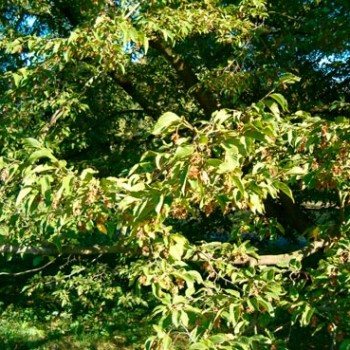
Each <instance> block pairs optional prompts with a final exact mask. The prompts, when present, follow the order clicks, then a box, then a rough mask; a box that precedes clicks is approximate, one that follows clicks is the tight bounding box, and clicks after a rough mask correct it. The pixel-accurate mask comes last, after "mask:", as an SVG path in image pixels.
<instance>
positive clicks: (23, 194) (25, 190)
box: [16, 187, 33, 205]
mask: <svg viewBox="0 0 350 350" xmlns="http://www.w3.org/2000/svg"><path fill="white" fill-rule="evenodd" d="M32 189H33V188H32V187H24V188H22V189H21V190H20V192H19V194H18V196H17V199H16V205H19V204H21V202H22V201H23V199H24V198H25V197H27V196H28V194H29V193H30V192H31V191H32Z"/></svg>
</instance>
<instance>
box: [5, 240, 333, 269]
mask: <svg viewBox="0 0 350 350" xmlns="http://www.w3.org/2000/svg"><path fill="white" fill-rule="evenodd" d="M326 245H327V242H326V241H325V240H319V241H315V242H312V243H311V244H310V245H309V246H307V247H304V248H302V249H299V250H296V251H294V252H292V253H288V254H276V255H261V256H259V258H254V257H247V258H244V259H239V260H234V261H233V262H232V264H233V265H237V266H240V265H251V266H258V265H259V266H264V265H279V264H288V263H290V262H291V260H293V259H296V260H300V261H301V260H303V259H305V258H306V257H308V256H310V255H312V254H314V253H316V252H317V251H319V250H321V249H322V248H324V247H325V246H326ZM126 252H130V248H128V247H125V246H121V245H115V246H99V245H94V246H92V247H87V248H85V247H83V248H82V247H63V248H62V249H61V250H59V249H57V248H56V247H54V246H47V247H19V246H15V245H10V244H4V245H2V246H0V253H10V254H23V255H29V254H31V255H48V256H56V255H97V254H118V253H126ZM32 271H34V270H31V272H32Z"/></svg>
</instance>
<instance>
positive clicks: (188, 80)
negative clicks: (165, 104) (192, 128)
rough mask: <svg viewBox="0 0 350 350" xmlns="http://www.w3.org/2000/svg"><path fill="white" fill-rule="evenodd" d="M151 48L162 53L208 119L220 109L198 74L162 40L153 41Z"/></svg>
mask: <svg viewBox="0 0 350 350" xmlns="http://www.w3.org/2000/svg"><path fill="white" fill-rule="evenodd" d="M150 46H151V47H153V48H154V49H156V50H157V51H158V52H159V53H161V54H162V55H163V56H164V57H165V58H166V59H167V61H168V62H169V63H170V65H171V66H172V67H173V68H174V69H175V70H176V72H177V74H178V76H179V77H180V79H181V80H182V82H183V83H184V85H185V87H186V88H187V89H188V90H190V91H191V94H192V96H193V97H194V98H195V99H196V101H197V102H198V104H199V105H200V107H201V108H203V110H204V112H205V114H207V116H208V118H209V117H210V116H211V114H212V113H213V112H215V111H216V110H218V109H219V106H218V103H217V101H216V99H215V98H214V96H213V95H212V94H211V93H209V92H208V91H205V90H204V89H203V87H201V86H200V84H199V83H200V82H199V80H198V78H197V76H196V74H195V73H194V72H193V70H192V69H191V68H190V67H189V65H188V64H187V62H186V61H185V60H184V59H183V58H182V57H181V56H180V55H179V54H177V53H176V52H175V51H174V50H173V49H172V48H171V47H169V46H167V45H166V44H165V43H164V42H162V41H161V40H152V41H151V42H150Z"/></svg>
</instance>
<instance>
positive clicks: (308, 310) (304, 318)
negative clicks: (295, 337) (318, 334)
mask: <svg viewBox="0 0 350 350" xmlns="http://www.w3.org/2000/svg"><path fill="white" fill-rule="evenodd" d="M314 313H315V308H313V307H311V306H310V305H309V304H306V305H305V308H304V311H303V312H302V314H301V319H300V324H301V326H304V327H305V326H307V325H308V324H309V323H310V321H311V317H312V315H313V314H314Z"/></svg>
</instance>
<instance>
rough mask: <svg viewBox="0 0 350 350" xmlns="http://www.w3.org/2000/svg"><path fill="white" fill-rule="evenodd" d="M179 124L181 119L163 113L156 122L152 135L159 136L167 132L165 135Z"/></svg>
mask: <svg viewBox="0 0 350 350" xmlns="http://www.w3.org/2000/svg"><path fill="white" fill-rule="evenodd" d="M180 123H181V118H180V117H179V116H178V115H176V114H175V113H172V112H166V113H164V114H163V115H162V116H161V117H160V118H159V119H158V121H157V123H156V125H155V126H154V128H153V131H152V134H153V135H160V134H162V133H163V132H164V131H167V133H169V132H171V131H173V130H174V129H173V128H170V127H174V126H177V125H179V124H180Z"/></svg>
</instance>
